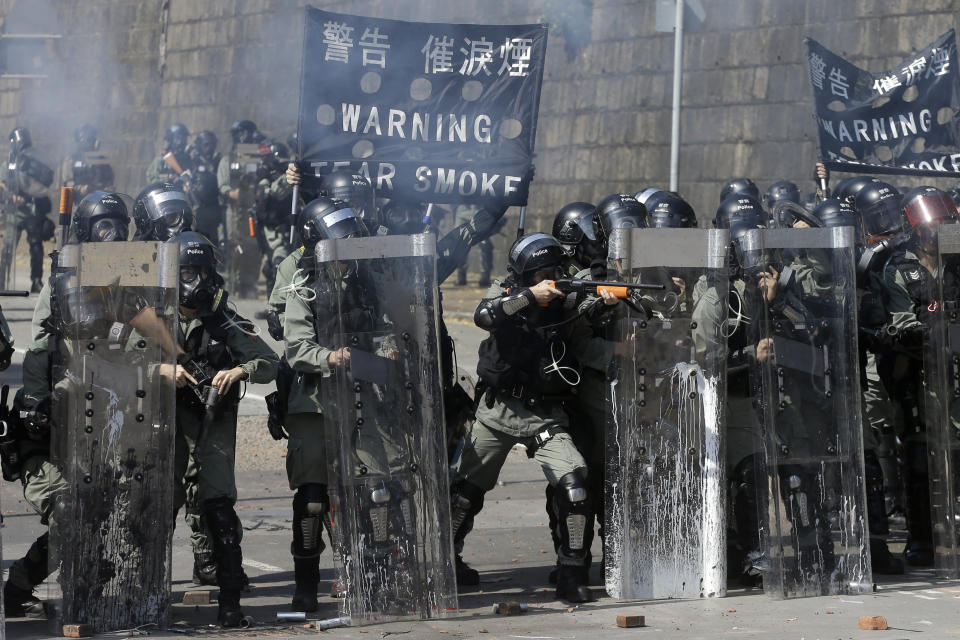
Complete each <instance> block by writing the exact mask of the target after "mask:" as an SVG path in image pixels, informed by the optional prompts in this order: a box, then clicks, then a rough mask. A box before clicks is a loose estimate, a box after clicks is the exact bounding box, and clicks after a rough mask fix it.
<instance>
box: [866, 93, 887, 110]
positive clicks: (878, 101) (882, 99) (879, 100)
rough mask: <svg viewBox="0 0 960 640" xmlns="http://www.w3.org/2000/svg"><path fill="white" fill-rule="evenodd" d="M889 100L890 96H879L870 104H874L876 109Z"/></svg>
mask: <svg viewBox="0 0 960 640" xmlns="http://www.w3.org/2000/svg"><path fill="white" fill-rule="evenodd" d="M888 102H890V96H880V97H879V98H877V99H876V100H874V101H873V104H872V105H870V106H872V107H873V108H874V109H879V108H880V107H882V106H883V105H885V104H887V103H888Z"/></svg>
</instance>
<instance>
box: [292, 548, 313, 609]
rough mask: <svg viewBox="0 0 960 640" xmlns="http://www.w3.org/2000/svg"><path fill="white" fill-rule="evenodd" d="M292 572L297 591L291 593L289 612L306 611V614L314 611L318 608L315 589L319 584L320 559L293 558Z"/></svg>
mask: <svg viewBox="0 0 960 640" xmlns="http://www.w3.org/2000/svg"><path fill="white" fill-rule="evenodd" d="M293 571H294V576H295V579H296V583H297V589H296V591H294V593H293V602H292V603H291V604H290V610H291V611H306V612H307V613H309V612H312V611H316V610H317V609H318V608H319V606H320V605H319V604H318V603H317V587H318V586H319V584H320V557H319V556H317V557H315V558H294V559H293Z"/></svg>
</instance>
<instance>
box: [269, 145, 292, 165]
mask: <svg viewBox="0 0 960 640" xmlns="http://www.w3.org/2000/svg"><path fill="white" fill-rule="evenodd" d="M270 156H271V157H272V158H273V159H274V160H276V161H277V162H279V163H282V164H283V166H284V167H286V165H287V162H288V161H289V160H290V149H289V148H288V147H287V145H285V144H283V143H282V142H271V143H270Z"/></svg>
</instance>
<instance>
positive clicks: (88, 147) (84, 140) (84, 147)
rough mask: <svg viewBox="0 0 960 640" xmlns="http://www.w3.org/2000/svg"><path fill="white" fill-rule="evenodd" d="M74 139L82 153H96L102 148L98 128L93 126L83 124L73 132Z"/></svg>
mask: <svg viewBox="0 0 960 640" xmlns="http://www.w3.org/2000/svg"><path fill="white" fill-rule="evenodd" d="M73 139H74V141H75V142H76V143H77V149H79V150H80V151H96V150H97V148H98V147H99V146H100V141H99V140H97V128H96V127H94V126H93V125H92V124H82V125H80V126H79V127H77V128H76V129H74V130H73Z"/></svg>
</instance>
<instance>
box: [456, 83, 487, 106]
mask: <svg viewBox="0 0 960 640" xmlns="http://www.w3.org/2000/svg"><path fill="white" fill-rule="evenodd" d="M482 94H483V85H482V84H480V83H479V82H477V81H476V80H467V81H466V82H465V83H463V89H461V90H460V95H461V96H463V99H464V100H466V101H467V102H473V101H474V100H479V99H480V96H481V95H482Z"/></svg>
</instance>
